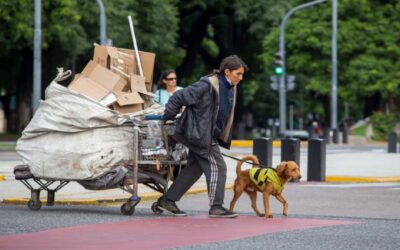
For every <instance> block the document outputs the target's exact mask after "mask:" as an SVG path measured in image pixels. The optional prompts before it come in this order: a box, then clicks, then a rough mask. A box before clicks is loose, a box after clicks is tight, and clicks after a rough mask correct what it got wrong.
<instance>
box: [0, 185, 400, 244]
mask: <svg viewBox="0 0 400 250" xmlns="http://www.w3.org/2000/svg"><path fill="white" fill-rule="evenodd" d="M231 193H232V192H231V191H227V192H226V199H225V200H226V202H229V201H230V199H231V197H232V194H231ZM284 194H285V196H286V198H287V199H288V201H289V216H288V217H287V218H284V217H283V216H282V215H280V211H281V207H280V205H279V204H278V202H276V201H272V202H271V203H272V204H271V205H272V212H273V215H274V217H275V218H274V219H272V220H270V221H265V220H264V219H263V218H256V217H255V216H254V215H253V212H252V211H251V208H250V204H249V201H248V198H247V197H242V198H241V199H240V200H239V202H238V207H237V211H238V213H239V214H240V215H241V216H240V218H239V219H236V220H235V219H233V220H225V219H220V220H215V219H214V220H213V219H208V218H207V217H205V216H204V215H206V214H207V211H208V206H207V197H206V195H205V194H198V195H188V196H185V197H184V198H183V199H182V200H181V201H180V202H179V203H178V205H179V206H180V208H181V209H184V210H185V211H187V212H188V213H189V216H188V217H187V218H185V220H184V221H182V220H181V219H179V218H171V217H169V216H167V215H161V216H156V215H154V214H153V213H152V211H151V210H150V208H149V207H150V206H151V203H152V202H142V203H139V205H138V206H137V208H136V211H135V214H134V215H133V216H122V215H120V213H119V206H55V207H44V208H42V209H41V210H40V211H37V212H34V211H30V210H28V209H27V208H26V206H22V205H21V206H18V205H0V218H1V220H0V245H2V246H7V248H5V249H18V247H21V246H29V249H39V248H40V249H51V248H52V247H54V244H57V245H58V246H59V247H60V248H61V249H62V248H64V247H63V246H65V249H72V248H73V247H77V246H78V248H85V249H92V248H93V249H94V248H96V249H105V248H108V247H110V245H109V244H110V243H112V244H113V247H118V248H120V249H125V248H126V249H128V248H130V249H132V248H135V246H136V247H137V248H140V247H142V248H148V249H159V248H179V249H224V248H230V249H278V248H279V249H399V247H400V234H399V223H400V213H399V212H398V211H400V200H399V197H400V195H399V194H400V184H399V183H372V184H328V183H290V184H289V185H288V186H287V187H286V190H285V193H284ZM258 201H261V199H260V197H259V199H258ZM138 228H140V230H139V231H137V229H138ZM150 229H151V231H148V230H150ZM222 229H223V230H222ZM254 229H257V231H256V232H254ZM121 230H125V231H121ZM188 232H190V233H188ZM182 235H184V236H185V237H182ZM198 235H202V237H198ZM136 236H138V237H136ZM71 237H75V238H74V240H73V242H71V240H70V239H71ZM149 239H150V240H149ZM67 240H68V241H67ZM100 243H101V244H100ZM107 243H108V244H107ZM35 244H36V245H35ZM96 244H97V245H96ZM79 246H80V247H79ZM129 246H130V247H129Z"/></svg>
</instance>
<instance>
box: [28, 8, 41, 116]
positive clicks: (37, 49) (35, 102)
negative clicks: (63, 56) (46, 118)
mask: <svg viewBox="0 0 400 250" xmlns="http://www.w3.org/2000/svg"><path fill="white" fill-rule="evenodd" d="M34 11H35V17H34V18H35V24H34V30H35V34H34V38H33V39H34V40H33V93H32V104H31V105H32V113H34V112H35V111H36V109H37V108H38V106H39V102H40V96H41V92H42V88H41V87H42V17H41V15H42V1H41V0H35V10H34Z"/></svg>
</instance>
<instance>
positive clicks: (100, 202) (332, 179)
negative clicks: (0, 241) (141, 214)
mask: <svg viewBox="0 0 400 250" xmlns="http://www.w3.org/2000/svg"><path fill="white" fill-rule="evenodd" d="M325 182H329V183H384V182H400V176H396V177H351V176H327V177H326V178H325ZM321 183H322V182H321ZM225 189H233V183H232V184H226V185H225ZM204 193H207V188H203V187H199V188H191V189H189V191H187V192H186V194H185V195H194V194H204ZM160 196H161V194H160V193H158V192H150V193H145V194H142V195H140V199H141V201H152V200H153V201H155V200H156V199H158V198H159V197H160ZM127 199H129V196H119V197H115V198H106V199H76V200H72V199H71V200H56V201H55V204H56V205H87V206H104V205H106V206H113V205H120V204H122V203H125V202H126V201H127ZM28 201H29V199H28V198H4V199H3V201H0V203H3V204H13V205H26V204H27V202H28ZM41 202H42V203H43V204H46V199H41Z"/></svg>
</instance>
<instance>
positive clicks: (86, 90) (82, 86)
mask: <svg viewBox="0 0 400 250" xmlns="http://www.w3.org/2000/svg"><path fill="white" fill-rule="evenodd" d="M68 89H70V90H73V91H75V92H78V93H79V94H81V95H84V96H86V97H89V98H91V99H93V100H95V101H97V102H100V103H101V104H103V105H105V106H108V105H111V104H113V103H115V102H116V101H117V98H116V96H115V95H114V94H113V93H112V92H111V91H110V90H108V89H106V88H104V87H103V86H101V85H100V84H97V83H96V82H94V81H92V80H91V79H89V78H87V77H85V76H83V75H78V76H75V79H74V81H73V82H72V83H71V84H70V85H69V86H68Z"/></svg>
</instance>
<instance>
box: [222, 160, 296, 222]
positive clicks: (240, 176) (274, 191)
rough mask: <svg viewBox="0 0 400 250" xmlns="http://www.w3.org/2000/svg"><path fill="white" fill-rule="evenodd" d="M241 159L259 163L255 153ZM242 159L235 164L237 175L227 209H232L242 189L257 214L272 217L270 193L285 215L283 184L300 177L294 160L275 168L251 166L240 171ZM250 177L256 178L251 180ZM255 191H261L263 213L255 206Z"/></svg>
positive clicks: (284, 162) (285, 203)
mask: <svg viewBox="0 0 400 250" xmlns="http://www.w3.org/2000/svg"><path fill="white" fill-rule="evenodd" d="M242 160H243V161H248V160H250V161H252V162H253V163H254V164H256V165H257V164H259V162H258V159H257V157H256V156H255V155H248V156H244V157H243V158H242ZM243 161H239V162H238V163H237V165H236V175H237V177H236V180H235V184H234V186H233V191H234V196H233V199H232V201H231V205H230V208H229V210H230V211H233V209H234V207H235V204H236V202H237V200H238V199H239V197H240V196H241V195H242V193H243V191H244V192H246V193H247V194H248V195H249V197H250V199H251V207H252V208H253V209H254V211H255V212H256V214H257V216H260V217H263V216H265V217H266V218H272V215H271V213H270V209H269V198H270V195H273V196H275V198H276V199H277V200H278V201H280V202H281V203H282V204H283V215H285V216H287V214H288V202H287V201H286V199H285V198H284V197H283V196H282V191H283V187H284V185H285V184H286V183H287V182H288V181H289V180H291V179H294V180H299V179H300V178H301V175H300V168H299V166H298V165H297V164H296V163H295V162H294V161H283V162H281V163H280V164H279V165H278V166H277V167H276V169H271V168H258V167H253V168H251V169H248V170H244V171H242V169H241V166H242V164H243ZM268 171H273V172H276V174H275V173H273V172H270V173H268ZM254 177H259V178H254ZM252 179H253V180H254V179H256V180H254V181H253V180H252ZM255 182H257V184H256V183H255ZM257 191H260V192H262V193H263V201H264V211H265V213H261V212H260V211H259V210H258V208H257Z"/></svg>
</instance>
